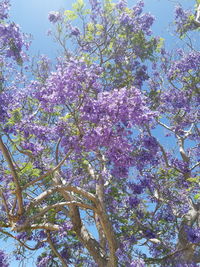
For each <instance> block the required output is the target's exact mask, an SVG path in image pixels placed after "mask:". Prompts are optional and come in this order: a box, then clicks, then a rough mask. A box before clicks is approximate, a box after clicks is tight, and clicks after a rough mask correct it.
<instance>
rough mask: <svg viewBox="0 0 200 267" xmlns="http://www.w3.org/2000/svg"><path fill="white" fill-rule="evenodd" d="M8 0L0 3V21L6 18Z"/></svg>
mask: <svg viewBox="0 0 200 267" xmlns="http://www.w3.org/2000/svg"><path fill="white" fill-rule="evenodd" d="M9 2H10V1H9V0H4V1H1V2H0V19H2V20H3V19H7V18H8V9H9V6H10V4H9Z"/></svg>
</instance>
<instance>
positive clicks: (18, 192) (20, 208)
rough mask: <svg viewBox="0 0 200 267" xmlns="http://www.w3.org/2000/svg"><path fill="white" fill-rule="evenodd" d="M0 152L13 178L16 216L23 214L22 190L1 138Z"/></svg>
mask: <svg viewBox="0 0 200 267" xmlns="http://www.w3.org/2000/svg"><path fill="white" fill-rule="evenodd" d="M0 150H1V151H2V153H3V156H4V158H5V159H6V161H7V163H8V166H9V168H10V170H11V174H12V176H13V180H14V183H15V186H16V196H17V200H18V207H19V208H18V214H19V215H21V214H22V213H23V198H22V190H21V187H20V185H19V178H18V175H17V172H16V170H15V167H14V164H13V162H12V159H11V156H10V153H9V151H8V149H7V147H6V146H5V145H4V143H3V141H2V138H1V137H0Z"/></svg>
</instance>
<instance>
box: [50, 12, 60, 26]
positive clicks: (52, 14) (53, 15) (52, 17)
mask: <svg viewBox="0 0 200 267" xmlns="http://www.w3.org/2000/svg"><path fill="white" fill-rule="evenodd" d="M48 19H49V21H50V22H52V23H56V22H58V21H59V20H60V19H61V14H60V13H59V12H56V11H51V12H49V15H48Z"/></svg>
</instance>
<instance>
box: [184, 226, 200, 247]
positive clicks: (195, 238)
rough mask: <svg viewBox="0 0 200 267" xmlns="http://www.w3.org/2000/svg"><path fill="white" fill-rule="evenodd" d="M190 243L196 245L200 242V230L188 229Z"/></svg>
mask: <svg viewBox="0 0 200 267" xmlns="http://www.w3.org/2000/svg"><path fill="white" fill-rule="evenodd" d="M186 233H187V238H188V241H189V242H191V243H194V244H197V243H199V242H200V228H190V227H187V228H186Z"/></svg>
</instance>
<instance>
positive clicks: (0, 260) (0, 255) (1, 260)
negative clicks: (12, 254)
mask: <svg viewBox="0 0 200 267" xmlns="http://www.w3.org/2000/svg"><path fill="white" fill-rule="evenodd" d="M0 266H1V267H8V266H9V264H8V256H7V255H6V254H5V253H4V251H3V250H0Z"/></svg>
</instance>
